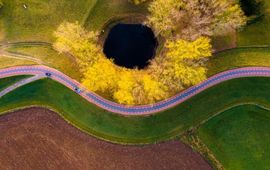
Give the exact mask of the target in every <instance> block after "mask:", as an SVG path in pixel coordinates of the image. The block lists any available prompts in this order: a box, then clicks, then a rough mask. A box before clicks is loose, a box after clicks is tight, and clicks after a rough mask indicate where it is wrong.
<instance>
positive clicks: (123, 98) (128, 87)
mask: <svg viewBox="0 0 270 170" xmlns="http://www.w3.org/2000/svg"><path fill="white" fill-rule="evenodd" d="M136 83H137V82H136V79H135V78H134V76H133V74H132V72H131V71H128V70H127V69H124V70H122V71H121V74H119V81H118V83H117V87H116V89H115V92H114V94H113V97H114V99H115V100H116V101H118V102H119V103H121V104H128V105H133V104H135V99H134V95H133V93H132V91H133V89H134V88H135V86H136Z"/></svg>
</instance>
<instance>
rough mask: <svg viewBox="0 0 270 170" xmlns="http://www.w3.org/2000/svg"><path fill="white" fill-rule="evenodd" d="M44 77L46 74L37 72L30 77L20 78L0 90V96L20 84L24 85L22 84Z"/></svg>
mask: <svg viewBox="0 0 270 170" xmlns="http://www.w3.org/2000/svg"><path fill="white" fill-rule="evenodd" d="M45 77H46V76H45V75H43V74H37V75H35V76H32V77H30V78H25V79H22V80H21V81H18V82H16V83H14V84H12V85H11V86H9V87H7V88H6V89H4V90H2V91H1V92H0V98H1V97H3V96H4V95H6V94H8V93H10V92H11V91H13V90H15V89H17V88H19V87H21V86H24V85H26V84H29V83H31V82H33V81H37V80H40V79H42V78H45Z"/></svg>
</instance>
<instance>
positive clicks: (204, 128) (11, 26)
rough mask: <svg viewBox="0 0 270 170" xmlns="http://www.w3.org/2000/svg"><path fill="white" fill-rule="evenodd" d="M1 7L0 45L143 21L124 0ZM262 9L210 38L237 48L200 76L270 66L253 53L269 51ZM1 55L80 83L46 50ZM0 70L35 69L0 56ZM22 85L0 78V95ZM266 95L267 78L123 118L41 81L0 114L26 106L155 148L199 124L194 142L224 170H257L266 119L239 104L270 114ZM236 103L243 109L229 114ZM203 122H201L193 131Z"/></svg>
mask: <svg viewBox="0 0 270 170" xmlns="http://www.w3.org/2000/svg"><path fill="white" fill-rule="evenodd" d="M3 2H4V7H3V8H2V9H1V10H0V40H1V42H2V43H4V44H5V43H6V42H19V41H21V42H31V41H34V42H39V41H41V42H49V43H53V41H54V37H53V32H54V31H55V30H56V28H57V27H58V26H59V24H61V23H62V22H63V21H69V22H74V21H79V22H80V23H81V24H83V25H84V26H85V28H86V29H87V30H96V31H101V29H103V28H104V26H106V25H108V23H110V22H114V21H119V19H120V20H121V19H123V18H126V17H127V16H132V17H133V16H140V17H142V18H143V17H144V16H145V15H146V14H147V5H148V4H147V3H144V4H142V5H139V6H135V5H132V4H131V3H129V2H128V1H127V0H24V1H22V0H3ZM264 2H265V11H264V15H263V16H262V17H260V18H259V19H257V20H256V21H254V22H253V23H251V24H249V25H247V26H246V27H245V28H243V30H241V31H239V32H237V33H235V34H232V35H230V36H226V37H216V38H214V40H213V46H214V47H215V48H216V49H218V50H219V51H220V50H221V51H222V50H223V49H226V48H234V47H238V48H235V49H231V50H225V51H222V52H219V53H216V54H214V56H213V57H211V58H210V59H209V62H208V70H209V71H208V76H212V75H214V74H217V73H219V72H222V71H225V70H228V69H233V68H238V67H245V66H269V67H270V47H264V48H263V47H261V48H257V47H254V46H265V45H268V46H269V45H270V34H269V30H270V1H269V0H265V1H264ZM24 4H25V5H26V6H27V8H26V9H25V8H24V7H23V5H24ZM108 28H109V27H108ZM108 28H107V29H108ZM242 47H245V48H242ZM246 47H247V48H246ZM6 50H7V51H10V52H14V53H19V54H23V55H27V56H30V57H33V58H36V59H39V60H41V61H42V62H43V64H44V65H47V66H50V67H53V68H56V69H58V70H60V71H62V72H64V73H65V74H67V75H69V76H70V77H72V78H75V79H77V80H79V79H80V78H81V74H80V72H79V70H78V67H77V65H76V62H75V61H74V58H73V57H71V56H69V55H65V54H58V53H57V52H56V51H54V50H53V49H52V48H51V47H50V46H46V45H45V46H43V45H40V46H38V45H30V44H28V45H25V44H19V45H15V46H10V47H9V48H7V49H6ZM23 55H22V56H23ZM0 63H1V66H0V68H6V67H10V66H17V65H33V64H38V63H37V62H34V61H31V60H29V59H26V58H23V57H22V58H16V57H15V58H14V56H4V55H0ZM23 78H25V76H16V77H10V78H5V79H0V90H3V89H4V88H6V87H8V86H9V85H11V84H13V83H14V82H16V81H19V80H21V79H23ZM269 89H270V79H269V78H240V79H235V80H230V81H227V82H224V83H222V84H219V85H216V86H214V87H212V88H210V89H207V90H205V91H204V92H202V93H200V94H198V95H196V96H194V97H193V98H192V99H190V100H188V101H186V102H184V103H182V104H180V105H178V106H176V107H174V108H171V109H170V110H167V111H164V112H162V113H158V114H155V115H151V116H145V117H139V116H133V117H128V116H127V117H123V116H119V115H117V114H113V113H109V112H107V111H104V110H102V109H101V108H99V107H97V106H95V105H92V104H89V103H88V102H87V101H85V100H84V99H83V98H81V97H80V96H78V95H77V94H76V93H74V92H73V91H71V90H69V89H67V88H66V87H64V86H62V85H60V84H58V83H56V82H54V81H52V80H50V79H43V80H39V81H36V82H33V83H31V84H29V85H26V86H23V87H20V88H18V89H16V90H15V91H13V92H11V93H9V94H7V95H6V96H4V97H2V98H0V114H1V113H2V114H4V113H6V112H7V111H9V110H12V109H16V108H21V107H27V106H30V105H38V106H45V107H49V108H51V109H54V110H55V111H57V112H58V113H59V114H60V115H61V116H62V117H63V118H64V119H66V120H67V121H69V122H71V123H72V124H73V125H75V126H76V127H78V128H80V129H82V130H83V131H85V132H87V133H89V134H91V135H94V136H96V137H98V138H102V139H105V140H108V141H112V142H116V143H125V144H144V143H155V142H159V141H164V140H170V139H172V138H176V137H177V138H178V137H179V136H180V135H181V134H182V133H184V132H186V131H187V130H188V129H191V128H193V127H197V126H199V125H200V126H199V127H200V128H199V129H198V131H196V132H195V133H196V135H198V136H199V138H200V139H201V140H202V141H203V143H204V144H205V145H206V146H207V147H208V148H209V149H210V150H211V152H212V153H213V154H214V156H215V157H216V158H217V159H218V160H219V161H220V162H221V163H222V165H223V166H224V167H225V168H226V169H265V167H270V160H269V157H270V155H269V154H270V149H269V148H270V147H269V146H268V143H269V142H270V140H269V139H270V136H269V130H270V126H269V121H270V116H269V113H270V112H269V110H266V109H262V108H260V107H258V106H256V105H247V104H248V103H253V104H258V105H262V106H264V107H267V108H270V91H269ZM217 94H218V95H217ZM241 104H243V106H237V107H236V105H241ZM208 106H211V107H208ZM228 108H231V109H229V110H228ZM224 110H226V111H224ZM221 111H222V112H221ZM220 112H221V113H220ZM217 113H219V114H218V115H217V116H216V114H217ZM206 120H208V121H207V122H206V123H204V124H201V123H202V122H205V121H206Z"/></svg>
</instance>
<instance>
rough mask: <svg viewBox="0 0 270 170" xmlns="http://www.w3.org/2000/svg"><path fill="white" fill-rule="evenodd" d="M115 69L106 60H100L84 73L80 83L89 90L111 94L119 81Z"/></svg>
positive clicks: (110, 62)
mask: <svg viewBox="0 0 270 170" xmlns="http://www.w3.org/2000/svg"><path fill="white" fill-rule="evenodd" d="M118 72H119V71H118V70H117V67H116V66H115V65H114V64H113V62H112V61H110V60H108V59H107V58H100V59H99V60H98V61H97V62H95V63H93V64H92V65H91V67H88V68H87V69H86V71H85V72H84V78H83V80H82V83H83V85H84V86H85V87H87V88H88V89H89V90H91V91H94V92H102V93H108V94H111V93H112V92H113V91H114V90H115V88H116V86H117V82H118V81H119V76H118V75H119V74H118Z"/></svg>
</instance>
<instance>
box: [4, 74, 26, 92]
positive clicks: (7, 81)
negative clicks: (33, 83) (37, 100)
mask: <svg viewBox="0 0 270 170" xmlns="http://www.w3.org/2000/svg"><path fill="white" fill-rule="evenodd" d="M27 77H30V76H14V77H7V78H3V79H0V91H1V90H3V89H5V88H7V87H8V86H10V85H12V84H14V83H15V82H18V81H20V80H22V79H24V78H27Z"/></svg>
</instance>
